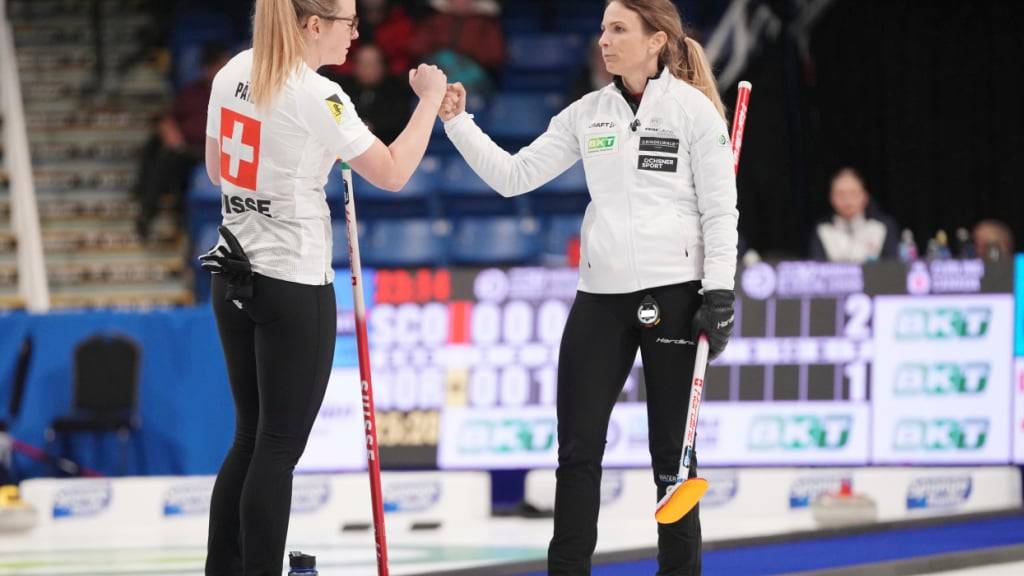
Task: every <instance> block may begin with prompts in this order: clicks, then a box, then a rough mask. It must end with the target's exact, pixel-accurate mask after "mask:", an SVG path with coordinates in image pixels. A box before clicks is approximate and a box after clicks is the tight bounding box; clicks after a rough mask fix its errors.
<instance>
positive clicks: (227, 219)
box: [201, 0, 447, 576]
mask: <svg viewBox="0 0 1024 576" xmlns="http://www.w3.org/2000/svg"><path fill="white" fill-rule="evenodd" d="M358 22H359V19H358V16H356V2H355V0H256V6H255V14H254V16H253V47H252V49H251V50H245V51H244V52H242V53H241V54H239V55H237V56H235V57H234V58H233V59H232V60H231V61H230V62H228V64H227V65H226V66H224V68H223V69H221V71H220V72H219V73H218V74H217V76H216V78H214V81H213V90H212V92H211V95H210V105H209V109H208V110H209V111H208V115H207V127H206V136H207V138H206V170H207V172H208V173H209V175H210V179H211V180H212V181H213V182H214V183H215V184H217V185H219V186H220V188H221V192H222V199H223V207H222V215H223V225H222V226H221V227H220V230H221V236H222V238H221V239H220V241H218V244H217V246H214V247H213V249H211V250H210V252H209V253H207V254H206V255H204V256H203V257H202V258H201V260H202V261H203V267H204V268H206V269H208V270H210V271H212V272H213V282H212V293H213V311H214V315H215V316H216V318H217V328H218V330H219V332H220V339H221V345H222V347H223V349H224V359H225V362H226V364H227V371H228V380H229V381H230V384H231V392H232V396H233V398H234V401H235V435H234V442H233V443H232V445H231V449H230V450H229V451H228V454H227V457H226V458H225V459H224V463H223V465H221V468H220V472H219V473H218V474H217V481H216V483H215V484H214V488H213V497H212V500H211V503H210V529H209V536H208V540H207V556H206V574H207V575H208V576H240V575H245V576H271V575H272V576H281V566H282V564H283V561H284V548H285V539H286V537H287V534H288V517H289V513H290V507H291V496H292V471H293V470H294V468H295V465H296V463H297V462H298V460H299V457H300V456H301V455H302V452H303V450H305V447H306V441H307V439H308V438H309V433H310V431H311V429H312V427H313V421H314V420H315V419H316V416H317V412H318V411H319V410H320V405H321V403H322V402H323V399H324V394H325V392H326V390H327V382H328V380H329V378H330V373H331V366H332V359H333V357H334V342H335V339H336V338H337V329H336V323H337V315H336V311H335V297H334V287H333V280H334V270H333V269H332V268H331V259H332V252H333V251H332V249H331V244H332V242H333V239H332V237H331V213H330V209H329V208H328V206H327V201H326V197H325V195H324V183H325V182H326V181H327V176H328V174H329V173H330V171H331V169H332V167H333V166H334V165H335V163H336V162H337V159H338V158H342V159H344V160H345V161H346V162H348V163H349V164H350V165H351V166H352V169H353V170H355V171H356V172H358V173H359V174H360V175H361V176H363V177H364V178H366V179H367V180H369V181H370V182H372V183H373V184H374V185H376V186H378V187H380V188H385V189H388V190H399V189H401V188H402V187H403V186H404V185H405V183H406V181H408V180H409V177H410V176H411V175H412V173H413V171H414V170H415V169H416V166H417V165H418V164H419V163H420V160H421V159H422V158H423V152H424V151H425V150H426V147H427V141H428V139H429V138H430V131H431V129H432V128H433V125H434V121H435V120H434V117H435V115H436V114H437V112H438V108H439V107H440V105H441V101H442V99H443V98H444V95H445V86H446V81H447V79H446V78H445V75H444V73H442V72H441V71H440V70H438V69H437V68H436V67H434V66H427V65H421V66H420V67H419V68H417V69H416V70H410V71H409V84H410V85H411V86H412V89H413V91H414V92H415V93H416V95H417V96H419V98H420V101H419V104H418V105H417V107H416V110H415V111H414V112H413V115H412V118H411V119H410V120H409V123H408V125H407V126H406V128H405V130H404V131H403V132H402V133H401V134H400V135H399V136H398V138H396V139H395V141H394V142H392V143H391V144H390V145H385V144H384V143H383V142H381V141H380V140H378V139H377V137H376V136H374V135H373V134H372V133H371V132H370V130H369V129H368V128H367V127H366V125H365V124H364V123H363V122H362V120H360V118H359V114H358V113H357V111H356V109H355V107H354V106H353V105H352V101H351V99H350V98H349V97H348V95H347V94H345V92H344V91H343V90H342V89H341V87H340V86H338V84H336V83H334V82H332V81H330V80H328V79H327V78H324V77H323V76H320V75H318V74H317V72H316V71H317V69H318V68H320V67H321V66H323V65H326V64H342V63H343V62H344V61H345V59H346V57H347V56H348V49H349V46H351V44H352V40H354V39H355V38H357V37H358V35H359V33H358V32H357V29H358ZM352 384H355V383H352ZM352 441H353V442H361V441H362V440H361V439H360V438H352Z"/></svg>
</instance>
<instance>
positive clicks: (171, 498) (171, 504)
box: [164, 481, 213, 516]
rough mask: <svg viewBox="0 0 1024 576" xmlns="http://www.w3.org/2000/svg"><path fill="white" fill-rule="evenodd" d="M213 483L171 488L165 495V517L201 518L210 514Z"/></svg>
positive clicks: (198, 483) (191, 483)
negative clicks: (200, 516)
mask: <svg viewBox="0 0 1024 576" xmlns="http://www.w3.org/2000/svg"><path fill="white" fill-rule="evenodd" d="M212 493H213V481H202V482H189V483H187V484H179V485H177V486H171V487H170V488H168V489H167V492H165V493H164V516H199V515H206V514H209V513H210V496H211V495H212Z"/></svg>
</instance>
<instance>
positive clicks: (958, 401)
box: [871, 294, 1013, 464]
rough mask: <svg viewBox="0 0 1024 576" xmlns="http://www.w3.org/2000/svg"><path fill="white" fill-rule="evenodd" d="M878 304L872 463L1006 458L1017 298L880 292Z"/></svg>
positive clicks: (1008, 446)
mask: <svg viewBox="0 0 1024 576" xmlns="http://www.w3.org/2000/svg"><path fill="white" fill-rule="evenodd" d="M875 305H876V314H875V361H874V364H873V366H872V369H873V372H872V381H873V383H874V388H873V390H872V392H873V393H872V398H871V402H872V407H873V413H874V432H875V433H874V439H873V459H874V461H875V462H877V463H884V464H897V463H913V464H937V463H952V462H960V463H1005V462H1008V461H1009V460H1010V445H1009V439H1010V426H1011V422H1010V418H1011V414H1010V411H1009V410H1007V409H1005V405H1006V404H1005V403H1006V399H1007V398H1010V397H1011V394H1012V392H1011V390H1010V389H1009V386H1010V383H1011V382H1012V378H1013V353H1012V345H1013V344H1012V342H1013V326H1012V318H1013V299H1012V297H1011V296H1010V295H1009V294H1006V295H978V296H942V297H938V296H933V297H930V298H915V297H912V296H879V297H877V298H876V303H875Z"/></svg>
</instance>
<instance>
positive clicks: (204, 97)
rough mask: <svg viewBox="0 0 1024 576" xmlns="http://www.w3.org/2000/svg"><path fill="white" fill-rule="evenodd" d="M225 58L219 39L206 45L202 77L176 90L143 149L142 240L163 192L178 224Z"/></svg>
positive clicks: (138, 223) (139, 192)
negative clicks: (170, 201) (215, 80)
mask: <svg viewBox="0 0 1024 576" xmlns="http://www.w3.org/2000/svg"><path fill="white" fill-rule="evenodd" d="M229 57H230V55H229V54H228V52H227V50H226V49H225V48H224V46H222V45H221V44H218V43H210V44H207V45H206V46H205V47H204V49H203V59H202V65H203V75H202V77H201V78H199V79H198V80H196V81H194V82H192V83H191V84H189V85H188V86H186V87H185V88H183V89H182V90H181V91H180V92H178V94H177V95H176V96H175V98H174V103H173V104H172V106H171V108H170V109H169V110H167V111H166V112H164V114H163V115H162V116H161V117H160V120H159V122H158V123H157V130H156V134H155V135H154V136H153V137H152V138H151V139H150V141H149V143H148V144H146V146H145V147H144V148H143V150H142V158H141V162H140V165H139V177H138V181H137V182H136V185H135V197H136V198H137V199H138V201H139V216H138V220H137V221H136V229H137V230H138V232H139V235H140V236H141V237H142V238H143V239H146V238H148V237H149V234H150V228H151V226H152V224H153V219H154V218H155V217H156V214H157V212H158V210H159V208H160V202H161V201H162V199H163V197H164V196H172V197H173V198H174V200H175V205H176V210H177V212H176V214H177V217H178V224H179V226H180V225H181V224H182V220H183V219H184V202H183V201H182V197H183V196H184V192H185V189H186V188H187V186H188V177H189V175H190V174H191V173H192V170H193V169H194V168H195V166H196V165H197V164H198V163H199V162H200V161H201V160H202V159H203V153H204V147H205V146H206V105H207V103H208V102H209V101H210V88H211V86H212V84H213V77H214V76H215V75H216V74H217V71H218V70H220V69H221V67H223V66H224V64H225V63H227V61H228V58H229Z"/></svg>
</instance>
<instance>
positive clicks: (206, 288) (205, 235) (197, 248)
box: [188, 220, 220, 302]
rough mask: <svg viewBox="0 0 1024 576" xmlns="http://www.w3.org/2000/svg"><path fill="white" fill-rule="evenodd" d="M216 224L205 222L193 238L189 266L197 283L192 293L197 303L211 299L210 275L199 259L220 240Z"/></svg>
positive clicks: (197, 228) (196, 229) (218, 222)
mask: <svg viewBox="0 0 1024 576" xmlns="http://www.w3.org/2000/svg"><path fill="white" fill-rule="evenodd" d="M218 225H220V220H218V221H216V222H205V223H203V224H200V225H199V226H197V227H196V228H195V232H194V234H193V236H192V257H191V258H190V259H189V261H188V264H189V266H190V267H191V268H192V270H193V272H194V273H195V282H194V283H193V285H192V293H193V294H194V295H195V299H196V302H206V301H207V300H209V299H210V273H209V272H207V271H206V270H203V269H202V268H200V267H199V257H200V256H202V255H203V254H205V253H206V252H207V251H209V250H210V248H213V247H214V246H215V245H216V244H217V242H218V241H219V240H220V233H219V232H217V226H218Z"/></svg>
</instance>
